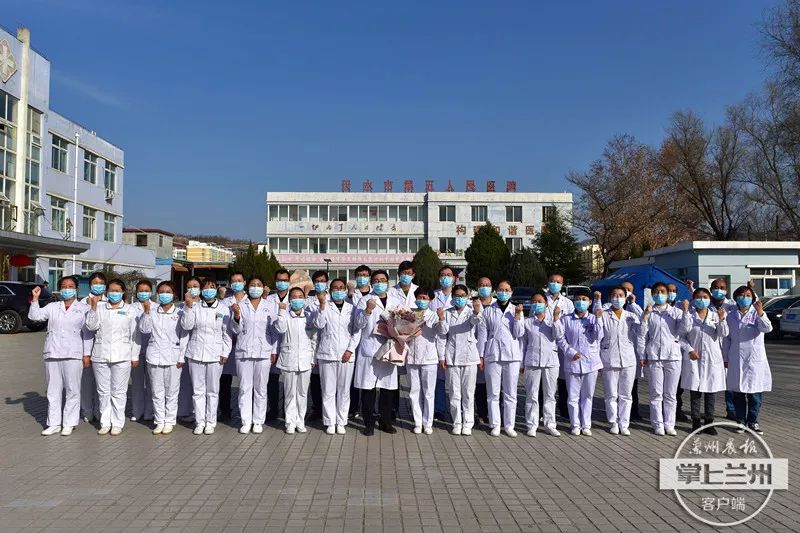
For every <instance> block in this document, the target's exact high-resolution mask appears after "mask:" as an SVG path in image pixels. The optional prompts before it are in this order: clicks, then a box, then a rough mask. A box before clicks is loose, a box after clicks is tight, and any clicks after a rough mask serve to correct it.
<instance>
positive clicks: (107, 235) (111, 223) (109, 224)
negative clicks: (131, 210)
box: [103, 213, 147, 242]
mask: <svg viewBox="0 0 800 533" xmlns="http://www.w3.org/2000/svg"><path fill="white" fill-rule="evenodd" d="M116 229H117V217H115V216H114V215H111V214H109V213H105V214H104V215H103V240H104V241H106V242H114V241H115V240H116ZM146 239H147V235H145V240H146Z"/></svg>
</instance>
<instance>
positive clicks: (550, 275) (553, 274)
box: [547, 270, 564, 279]
mask: <svg viewBox="0 0 800 533" xmlns="http://www.w3.org/2000/svg"><path fill="white" fill-rule="evenodd" d="M553 276H558V277H560V278H561V279H564V274H562V273H561V272H559V271H558V270H556V271H555V272H552V273H551V274H549V275H548V276H547V279H550V278H552V277H553Z"/></svg>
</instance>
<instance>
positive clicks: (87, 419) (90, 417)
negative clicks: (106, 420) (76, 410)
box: [83, 416, 94, 424]
mask: <svg viewBox="0 0 800 533" xmlns="http://www.w3.org/2000/svg"><path fill="white" fill-rule="evenodd" d="M83 421H84V422H86V423H87V424H91V423H92V422H94V417H93V416H84V417H83Z"/></svg>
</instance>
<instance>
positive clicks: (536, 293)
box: [531, 289, 547, 302]
mask: <svg viewBox="0 0 800 533" xmlns="http://www.w3.org/2000/svg"><path fill="white" fill-rule="evenodd" d="M534 296H541V297H542V298H544V301H545V302H546V301H547V295H546V294H545V293H544V291H543V290H541V289H537V290H535V291H533V294H531V300H533V297H534Z"/></svg>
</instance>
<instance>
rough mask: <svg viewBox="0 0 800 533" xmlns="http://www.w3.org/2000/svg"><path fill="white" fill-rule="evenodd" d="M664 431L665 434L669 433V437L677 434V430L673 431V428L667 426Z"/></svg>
mask: <svg viewBox="0 0 800 533" xmlns="http://www.w3.org/2000/svg"><path fill="white" fill-rule="evenodd" d="M666 433H667V435H669V436H670V437H675V436H677V435H678V432H677V431H675V428H667V429H666Z"/></svg>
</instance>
